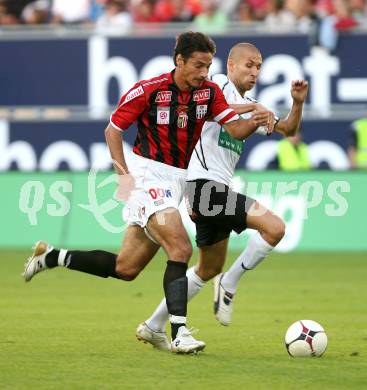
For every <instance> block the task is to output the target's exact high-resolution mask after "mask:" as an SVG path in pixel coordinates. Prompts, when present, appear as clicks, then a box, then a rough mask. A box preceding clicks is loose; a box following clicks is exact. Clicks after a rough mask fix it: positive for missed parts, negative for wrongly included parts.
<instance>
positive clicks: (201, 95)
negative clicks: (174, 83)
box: [193, 89, 210, 102]
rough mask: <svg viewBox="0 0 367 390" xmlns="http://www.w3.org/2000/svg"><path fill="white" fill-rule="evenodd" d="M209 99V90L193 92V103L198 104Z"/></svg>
mask: <svg viewBox="0 0 367 390" xmlns="http://www.w3.org/2000/svg"><path fill="white" fill-rule="evenodd" d="M209 98H210V89H199V91H195V92H194V96H193V100H194V102H200V101H202V100H208V99H209Z"/></svg>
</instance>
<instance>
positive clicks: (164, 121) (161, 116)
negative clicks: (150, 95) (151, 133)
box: [157, 107, 169, 125]
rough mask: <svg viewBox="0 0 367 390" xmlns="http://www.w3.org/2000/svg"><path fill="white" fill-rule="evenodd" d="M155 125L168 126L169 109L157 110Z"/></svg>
mask: <svg viewBox="0 0 367 390" xmlns="http://www.w3.org/2000/svg"><path fill="white" fill-rule="evenodd" d="M157 124H158V125H168V124H169V107H158V108H157Z"/></svg>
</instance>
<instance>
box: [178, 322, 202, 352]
mask: <svg viewBox="0 0 367 390" xmlns="http://www.w3.org/2000/svg"><path fill="white" fill-rule="evenodd" d="M195 332H197V330H196V329H195V330H194V329H192V328H191V329H187V328H186V326H180V327H179V328H178V332H177V336H176V338H175V339H174V340H173V341H172V343H171V351H172V352H174V353H196V352H198V351H202V350H203V349H204V348H205V343H204V341H199V340H195V339H194V338H193V337H192V334H193V333H195Z"/></svg>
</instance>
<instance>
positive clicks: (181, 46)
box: [173, 31, 216, 65]
mask: <svg viewBox="0 0 367 390" xmlns="http://www.w3.org/2000/svg"><path fill="white" fill-rule="evenodd" d="M195 51H199V52H202V53H211V54H213V55H214V54H215V51H216V47H215V43H214V42H213V40H212V39H211V38H209V37H208V36H207V35H205V34H203V33H201V32H193V31H189V32H185V33H183V34H180V35H179V36H178V37H177V39H176V46H175V49H174V52H173V62H174V64H175V65H177V63H176V58H177V56H178V55H179V54H181V55H182V57H183V59H184V61H185V62H186V61H187V60H188V59H189V58H190V57H191V54H192V53H194V52H195Z"/></svg>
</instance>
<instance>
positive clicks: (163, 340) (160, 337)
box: [136, 322, 171, 351]
mask: <svg viewBox="0 0 367 390" xmlns="http://www.w3.org/2000/svg"><path fill="white" fill-rule="evenodd" d="M136 338H137V339H138V340H139V341H142V342H143V343H149V344H152V345H153V347H154V348H157V349H161V350H162V351H169V350H170V349H171V343H170V342H169V341H168V337H167V334H166V332H155V331H154V330H152V329H150V328H149V326H148V325H147V324H146V323H145V322H143V323H141V324H140V325H139V326H138V327H137V329H136Z"/></svg>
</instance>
